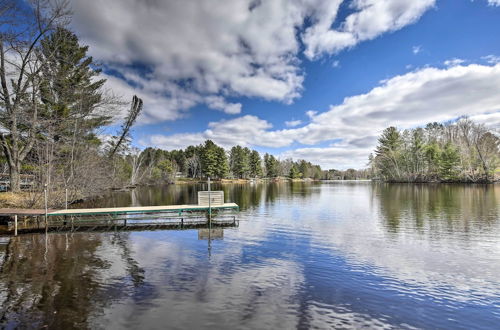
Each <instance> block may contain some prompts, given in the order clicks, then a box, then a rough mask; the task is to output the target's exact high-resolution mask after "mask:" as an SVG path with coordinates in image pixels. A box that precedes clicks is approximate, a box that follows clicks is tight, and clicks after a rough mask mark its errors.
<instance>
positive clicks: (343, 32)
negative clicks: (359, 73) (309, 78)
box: [303, 0, 435, 59]
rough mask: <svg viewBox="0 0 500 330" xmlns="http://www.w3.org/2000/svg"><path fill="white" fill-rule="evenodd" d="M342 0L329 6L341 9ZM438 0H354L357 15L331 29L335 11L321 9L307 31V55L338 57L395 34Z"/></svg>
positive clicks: (311, 57)
mask: <svg viewBox="0 0 500 330" xmlns="http://www.w3.org/2000/svg"><path fill="white" fill-rule="evenodd" d="M341 2H342V1H331V2H330V6H331V7H335V8H338V6H339V5H340V3H341ZM434 4H435V0H420V1H407V0H355V1H353V2H352V3H351V8H352V9H353V10H354V13H352V14H350V15H349V16H347V17H346V19H345V20H344V21H343V22H341V24H340V28H338V29H332V28H331V26H332V24H333V23H334V22H335V20H336V12H334V11H333V8H330V10H326V11H325V10H324V9H323V10H322V9H321V8H320V9H318V12H319V11H320V10H322V12H321V13H318V15H317V16H316V24H313V25H312V26H311V27H309V28H307V29H306V31H305V33H304V35H303V40H304V43H305V44H306V46H307V48H306V51H305V54H306V56H307V57H308V58H310V59H314V58H316V57H318V56H320V55H321V54H322V53H328V54H335V53H338V52H340V51H342V50H344V49H346V48H350V47H353V46H355V45H356V44H358V43H359V42H362V41H365V40H371V39H374V38H376V37H378V36H380V35H381V34H383V33H386V32H392V31H396V30H399V29H401V28H402V27H404V26H406V25H408V24H412V23H414V22H416V21H417V20H418V19H419V18H420V17H421V16H422V15H423V14H424V13H425V12H426V11H427V10H429V9H430V8H432V7H433V6H434Z"/></svg>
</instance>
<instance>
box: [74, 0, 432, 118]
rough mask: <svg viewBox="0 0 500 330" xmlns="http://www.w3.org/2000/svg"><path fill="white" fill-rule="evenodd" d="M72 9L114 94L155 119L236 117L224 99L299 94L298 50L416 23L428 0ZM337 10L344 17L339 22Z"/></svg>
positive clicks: (125, 3) (317, 49)
mask: <svg viewBox="0 0 500 330" xmlns="http://www.w3.org/2000/svg"><path fill="white" fill-rule="evenodd" d="M71 2H72V6H73V11H74V19H73V23H72V24H73V27H74V29H75V30H76V31H77V32H78V34H79V35H80V36H81V38H82V40H83V42H85V43H86V44H89V45H90V46H91V47H90V52H91V53H92V55H93V56H94V57H95V58H96V59H97V60H99V61H101V62H102V63H103V64H104V66H105V67H107V68H109V67H112V68H113V70H114V71H113V72H118V73H119V74H118V75H115V76H116V79H119V80H122V86H121V89H122V90H125V89H127V86H125V84H127V85H128V86H129V88H128V89H129V90H134V91H136V92H135V93H138V94H142V95H144V97H145V98H146V97H147V98H149V100H151V101H154V102H153V103H150V102H145V114H146V117H148V119H149V121H154V120H169V119H170V120H175V119H177V118H179V117H181V116H182V115H183V112H184V111H185V110H186V109H189V108H190V107H192V106H193V105H196V104H207V105H208V107H210V108H213V109H217V110H221V111H225V112H226V113H230V114H237V113H240V112H241V104H238V103H231V102H230V101H227V100H226V99H228V98H231V97H239V96H247V97H258V98H262V99H265V100H272V101H280V102H284V103H290V102H292V101H293V100H294V99H296V98H297V97H299V96H300V93H301V91H302V84H303V81H304V72H303V71H302V69H301V63H300V60H299V55H300V54H299V53H300V52H301V49H303V50H304V51H305V54H306V56H307V57H309V58H310V59H314V58H317V57H319V56H321V55H322V54H325V53H327V54H332V53H336V52H339V51H341V50H343V49H346V48H349V47H352V46H354V45H356V44H357V43H359V42H361V41H363V40H369V39H373V38H375V37H377V36H379V35H381V34H383V33H385V32H390V31H394V30H397V29H400V28H402V27H404V26H405V25H407V24H411V23H413V22H415V21H416V20H417V19H418V18H419V17H420V16H421V15H422V14H423V13H424V12H425V11H426V10H428V9H429V8H431V7H432V6H433V5H434V2H435V0H420V1H406V0H353V1H350V2H347V1H342V0H262V1H254V0H232V1H226V0H197V1H189V2H186V1H184V0H171V1H160V0H148V1H142V0H107V1H103V0H86V1H78V0H72V1H71ZM342 3H346V4H347V5H348V6H350V9H351V10H352V14H350V15H348V16H347V17H346V18H345V19H343V21H339V20H338V19H337V13H338V11H339V7H340V5H341V4H342ZM334 25H335V26H337V25H338V26H340V27H339V28H338V29H334V28H332V26H334ZM118 83H119V82H117V81H113V82H111V84H115V85H116V84H118ZM126 92H127V91H126ZM127 93H128V94H130V92H127ZM145 101H146V100H145Z"/></svg>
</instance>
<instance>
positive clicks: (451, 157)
mask: <svg viewBox="0 0 500 330" xmlns="http://www.w3.org/2000/svg"><path fill="white" fill-rule="evenodd" d="M438 163H439V176H440V177H441V178H442V180H444V181H455V180H457V179H458V174H459V166H460V154H459V152H458V149H457V148H456V147H455V146H454V145H453V144H451V143H450V142H448V143H446V145H445V147H444V149H443V150H442V151H441V154H440V155H439V162H438Z"/></svg>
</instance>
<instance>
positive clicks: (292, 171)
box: [288, 164, 302, 179]
mask: <svg viewBox="0 0 500 330" xmlns="http://www.w3.org/2000/svg"><path fill="white" fill-rule="evenodd" d="M301 174H302V173H300V172H299V170H298V169H297V166H296V165H295V164H294V165H293V166H292V167H291V168H290V174H289V175H288V176H289V177H290V179H298V178H300V177H301V176H302V175H301Z"/></svg>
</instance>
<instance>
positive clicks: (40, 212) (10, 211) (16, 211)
mask: <svg viewBox="0 0 500 330" xmlns="http://www.w3.org/2000/svg"><path fill="white" fill-rule="evenodd" d="M54 211H57V210H49V213H50V212H54ZM15 214H17V215H26V216H28V215H44V214H45V210H44V209H14V208H3V209H0V215H10V216H12V215H15Z"/></svg>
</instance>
